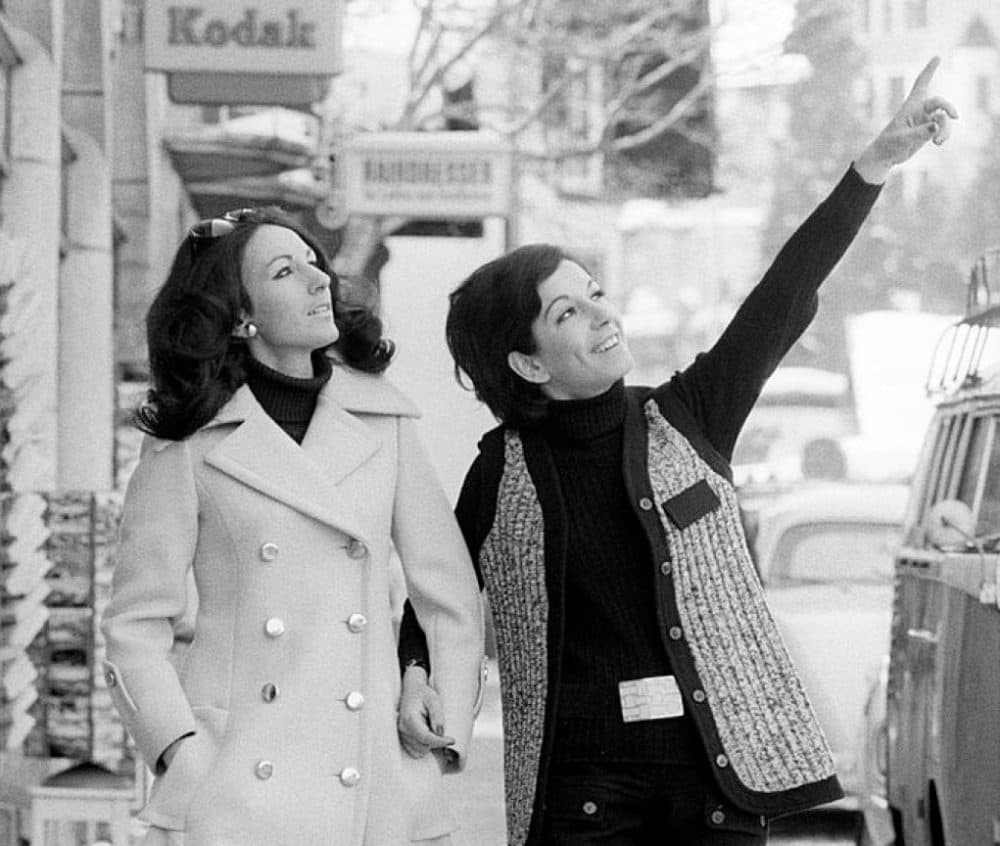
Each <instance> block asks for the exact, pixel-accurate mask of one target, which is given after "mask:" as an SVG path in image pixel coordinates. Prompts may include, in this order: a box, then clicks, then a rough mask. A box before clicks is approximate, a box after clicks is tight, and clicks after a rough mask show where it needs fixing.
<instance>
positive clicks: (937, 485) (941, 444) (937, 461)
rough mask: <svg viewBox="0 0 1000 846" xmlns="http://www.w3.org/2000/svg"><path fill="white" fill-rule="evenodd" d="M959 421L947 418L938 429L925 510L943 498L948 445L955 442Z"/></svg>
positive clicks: (955, 418) (954, 418)
mask: <svg viewBox="0 0 1000 846" xmlns="http://www.w3.org/2000/svg"><path fill="white" fill-rule="evenodd" d="M957 419H958V418H957V417H954V416H953V417H948V418H945V419H944V420H943V421H942V422H941V428H940V429H938V433H937V441H936V442H935V444H934V455H933V457H932V458H931V463H930V468H929V473H928V475H929V477H930V478H929V479H928V480H927V496H926V500H925V502H924V507H925V508H930V506H932V505H933V504H934V503H935V502H937V501H938V500H939V499H941V498H942V495H941V485H942V483H943V480H944V479H946V478H947V473H946V472H945V469H946V468H945V455H946V454H947V448H948V444H949V443H950V442H952V440H953V437H952V433H953V432H954V431H955V430H956V429H957V426H956V420H957Z"/></svg>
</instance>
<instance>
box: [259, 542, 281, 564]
mask: <svg viewBox="0 0 1000 846" xmlns="http://www.w3.org/2000/svg"><path fill="white" fill-rule="evenodd" d="M277 557H278V545H277V544H276V543H265V544H261V547H260V560H261V561H274V559H275V558H277Z"/></svg>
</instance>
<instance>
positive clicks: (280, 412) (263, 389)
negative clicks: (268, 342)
mask: <svg viewBox="0 0 1000 846" xmlns="http://www.w3.org/2000/svg"><path fill="white" fill-rule="evenodd" d="M312 362H313V375H312V376H309V377H305V378H301V377H296V376H288V375H286V374H284V373H281V372H280V371H278V370H275V369H273V368H271V367H268V366H267V365H266V364H263V363H261V362H260V361H257V359H255V358H253V357H252V356H248V357H247V365H246V369H247V385H248V386H249V387H250V390H251V391H252V392H253V395H254V396H255V397H256V398H257V401H258V402H259V403H260V404H261V405H262V406H263V407H264V410H265V411H266V412H267V413H268V414H269V415H270V416H271V417H272V418H273V419H274V421H275V422H276V423H278V424H279V425H280V424H308V422H309V420H310V418H311V417H312V413H313V410H314V409H315V408H316V397H317V396H318V394H319V392H320V390H322V388H323V386H324V385H325V384H326V383H327V382H328V381H329V380H330V375H331V374H332V372H333V367H332V365H331V363H330V359H329V358H327V356H326V355H325V354H324V353H323V351H322V350H317V351H316V352H314V353H313V355H312Z"/></svg>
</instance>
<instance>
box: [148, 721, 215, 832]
mask: <svg viewBox="0 0 1000 846" xmlns="http://www.w3.org/2000/svg"><path fill="white" fill-rule="evenodd" d="M191 710H192V712H193V713H194V717H195V721H196V723H197V726H198V728H197V730H196V732H195V733H194V734H193V735H191V736H190V737H187V738H185V739H184V740H182V741H181V744H180V746H179V747H178V748H177V754H175V755H174V759H173V761H171V762H170V767H169V768H168V769H167V771H166V772H165V773H164V774H163V775H161V776H159V777H158V778H157V779H156V781H155V782H154V783H153V789H152V791H151V792H150V795H149V801H148V802H147V803H146V806H145V807H144V808H143V809H142V811H141V812H140V814H139V818H140V819H141V820H144V821H145V822H148V823H149V824H150V825H152V826H156V827H158V828H162V829H166V830H167V831H183V830H184V829H185V827H186V821H187V813H188V808H189V807H190V806H191V802H192V800H193V799H194V797H195V796H196V795H197V793H198V791H199V789H200V787H201V785H202V783H203V782H204V780H205V778H206V777H207V776H208V774H209V772H210V771H211V769H212V765H213V764H214V763H215V758H216V755H217V754H218V751H219V744H220V741H221V740H222V735H223V732H224V731H225V728H226V721H227V719H228V712H227V711H225V710H223V709H221V708H207V707H193V708H192V709H191Z"/></svg>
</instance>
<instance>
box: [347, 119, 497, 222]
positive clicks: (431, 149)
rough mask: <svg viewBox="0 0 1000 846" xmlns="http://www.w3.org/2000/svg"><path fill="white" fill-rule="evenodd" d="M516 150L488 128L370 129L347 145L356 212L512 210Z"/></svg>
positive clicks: (350, 197) (439, 214)
mask: <svg viewBox="0 0 1000 846" xmlns="http://www.w3.org/2000/svg"><path fill="white" fill-rule="evenodd" d="M512 159H513V153H512V150H511V148H510V146H509V145H508V144H507V143H506V142H504V141H503V139H501V138H499V137H497V136H495V135H491V134H489V133H485V132H372V133H368V134H365V135H359V136H357V137H355V138H354V139H352V140H351V141H350V142H348V144H347V145H346V146H345V148H344V153H343V157H342V165H343V168H344V173H343V176H344V194H345V201H346V203H347V208H348V209H349V210H350V212H351V214H367V215H402V216H406V217H422V218H431V219H433V218H463V217H470V218H478V217H488V216H492V215H497V216H506V215H507V214H508V213H509V212H510V204H511V168H512Z"/></svg>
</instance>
